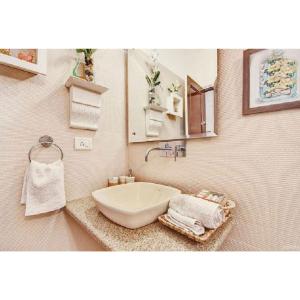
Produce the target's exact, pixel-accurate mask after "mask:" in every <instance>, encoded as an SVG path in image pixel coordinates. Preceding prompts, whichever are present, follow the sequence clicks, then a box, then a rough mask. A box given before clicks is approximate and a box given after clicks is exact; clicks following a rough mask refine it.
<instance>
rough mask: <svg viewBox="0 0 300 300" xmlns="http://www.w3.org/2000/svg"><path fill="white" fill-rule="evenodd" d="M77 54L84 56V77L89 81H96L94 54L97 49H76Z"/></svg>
mask: <svg viewBox="0 0 300 300" xmlns="http://www.w3.org/2000/svg"><path fill="white" fill-rule="evenodd" d="M76 52H77V53H83V54H84V75H85V79H86V80H87V81H94V61H93V54H94V53H95V52H96V49H76Z"/></svg>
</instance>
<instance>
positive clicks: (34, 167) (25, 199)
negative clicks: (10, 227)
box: [21, 160, 66, 216]
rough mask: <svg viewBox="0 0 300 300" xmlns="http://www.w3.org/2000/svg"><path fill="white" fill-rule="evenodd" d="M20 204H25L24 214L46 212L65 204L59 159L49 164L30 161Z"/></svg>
mask: <svg viewBox="0 0 300 300" xmlns="http://www.w3.org/2000/svg"><path fill="white" fill-rule="evenodd" d="M21 204H26V210H25V216H31V215H36V214H41V213H46V212H49V211H53V210H56V209H59V208H62V207H64V206H65V205H66V198H65V187H64V165H63V162H62V161H61V160H58V161H56V162H54V163H51V164H44V163H39V162H37V161H33V160H32V161H31V163H30V164H29V166H28V167H27V169H26V172H25V176H24V183H23V189H22V197H21Z"/></svg>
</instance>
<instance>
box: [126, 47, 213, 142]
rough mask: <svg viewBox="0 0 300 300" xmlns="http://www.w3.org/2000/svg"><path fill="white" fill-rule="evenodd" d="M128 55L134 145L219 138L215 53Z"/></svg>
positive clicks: (146, 52) (130, 127)
mask: <svg viewBox="0 0 300 300" xmlns="http://www.w3.org/2000/svg"><path fill="white" fill-rule="evenodd" d="M127 54H128V55H127V106H128V107H127V111H128V137H129V142H130V143H133V142H145V141H160V140H161V141H166V140H176V139H187V138H202V137H211V136H216V126H215V123H216V122H215V121H216V118H215V114H216V112H215V108H216V105H215V98H216V97H215V96H214V94H215V86H216V77H217V50H216V49H158V50H151V49H143V50H137V49H133V50H128V51H127Z"/></svg>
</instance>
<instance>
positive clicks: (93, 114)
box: [65, 76, 108, 130]
mask: <svg viewBox="0 0 300 300" xmlns="http://www.w3.org/2000/svg"><path fill="white" fill-rule="evenodd" d="M65 85H66V87H67V88H70V127H72V128H79V129H89V130H98V121H99V118H100V113H101V97H100V95H101V94H103V93H104V92H106V91H107V90H108V89H107V88H106V87H104V86H101V85H98V84H95V83H93V82H88V81H86V80H83V79H80V78H78V77H73V76H71V77H69V79H68V80H67V82H66V84H65Z"/></svg>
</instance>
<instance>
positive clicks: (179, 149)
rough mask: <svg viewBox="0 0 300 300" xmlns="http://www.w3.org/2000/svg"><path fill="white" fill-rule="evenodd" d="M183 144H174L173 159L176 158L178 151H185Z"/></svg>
mask: <svg viewBox="0 0 300 300" xmlns="http://www.w3.org/2000/svg"><path fill="white" fill-rule="evenodd" d="M185 150H186V149H185V146H183V145H175V151H174V161H176V160H177V157H178V152H179V151H180V152H185Z"/></svg>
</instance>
